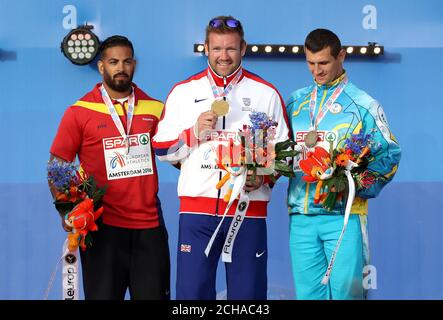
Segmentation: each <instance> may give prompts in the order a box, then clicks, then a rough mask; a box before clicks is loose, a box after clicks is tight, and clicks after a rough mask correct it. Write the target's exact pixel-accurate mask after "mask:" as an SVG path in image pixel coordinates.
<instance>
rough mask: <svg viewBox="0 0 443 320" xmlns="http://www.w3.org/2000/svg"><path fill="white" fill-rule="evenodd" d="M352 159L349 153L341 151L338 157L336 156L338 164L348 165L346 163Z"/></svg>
mask: <svg viewBox="0 0 443 320" xmlns="http://www.w3.org/2000/svg"><path fill="white" fill-rule="evenodd" d="M350 159H351V157H350V156H349V155H347V154H346V153H340V154H339V155H338V156H337V157H336V158H335V163H336V164H337V165H338V166H342V167H344V166H346V164H347V163H348V161H349V160H350Z"/></svg>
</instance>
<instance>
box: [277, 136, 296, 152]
mask: <svg viewBox="0 0 443 320" xmlns="http://www.w3.org/2000/svg"><path fill="white" fill-rule="evenodd" d="M296 144H297V143H296V142H294V141H292V140H291V139H288V140H285V141H281V142H277V143H276V144H275V152H276V153H279V152H280V151H282V150H286V149H288V148H289V147H292V146H295V145H296Z"/></svg>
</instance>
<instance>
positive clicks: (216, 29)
mask: <svg viewBox="0 0 443 320" xmlns="http://www.w3.org/2000/svg"><path fill="white" fill-rule="evenodd" d="M214 20H221V21H223V23H222V24H221V25H220V26H218V27H213V26H212V25H211V22H212V21H214ZM227 20H235V21H236V22H237V26H236V27H233V28H232V27H229V26H228V25H227V24H226V21H227ZM211 32H215V33H231V32H237V33H238V34H239V35H240V38H241V41H242V42H245V39H244V36H245V32H244V31H243V26H242V24H241V22H240V21H239V20H238V19H235V18H234V17H233V16H218V17H215V18H212V19H211V20H210V21H209V23H208V26H207V27H206V39H205V42H206V43H208V42H209V34H210V33H211Z"/></svg>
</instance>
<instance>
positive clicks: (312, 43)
mask: <svg viewBox="0 0 443 320" xmlns="http://www.w3.org/2000/svg"><path fill="white" fill-rule="evenodd" d="M327 47H330V48H331V56H333V57H334V58H337V56H338V54H339V53H340V50H341V42H340V39H339V38H338V37H337V35H336V34H335V33H334V32H332V31H330V30H327V29H315V30H313V31H311V32H310V33H309V34H308V36H307V37H306V40H305V48H306V49H308V50H309V51H311V52H312V53H316V52H319V51H321V50H323V49H325V48H327Z"/></svg>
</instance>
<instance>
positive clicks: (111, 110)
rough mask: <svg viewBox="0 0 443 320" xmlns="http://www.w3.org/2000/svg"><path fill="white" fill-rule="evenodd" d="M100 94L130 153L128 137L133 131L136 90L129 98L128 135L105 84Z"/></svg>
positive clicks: (127, 151)
mask: <svg viewBox="0 0 443 320" xmlns="http://www.w3.org/2000/svg"><path fill="white" fill-rule="evenodd" d="M100 92H101V94H102V98H103V102H104V103H105V104H106V106H107V107H108V110H109V113H110V114H111V117H112V121H114V124H115V126H116V127H117V130H118V132H119V133H120V135H121V136H122V137H123V139H124V140H125V145H126V153H129V141H128V135H129V133H130V131H131V125H132V118H133V116H134V108H135V95H134V88H132V92H131V94H130V95H129V98H128V111H127V113H126V114H127V121H126V125H127V128H128V133H126V132H125V128H124V127H123V124H122V121H121V120H120V117H119V116H118V113H117V110H116V109H115V107H114V104H113V103H112V101H111V98H110V97H109V95H108V92H106V89H105V87H104V86H103V84H102V85H101V87H100Z"/></svg>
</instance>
